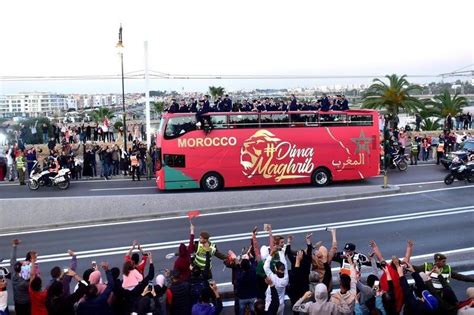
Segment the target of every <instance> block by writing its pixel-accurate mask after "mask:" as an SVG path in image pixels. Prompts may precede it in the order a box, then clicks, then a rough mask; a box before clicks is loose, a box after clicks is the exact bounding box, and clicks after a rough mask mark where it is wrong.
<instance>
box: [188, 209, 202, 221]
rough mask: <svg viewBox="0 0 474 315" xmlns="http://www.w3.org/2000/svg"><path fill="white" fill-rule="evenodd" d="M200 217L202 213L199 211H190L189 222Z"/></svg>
mask: <svg viewBox="0 0 474 315" xmlns="http://www.w3.org/2000/svg"><path fill="white" fill-rule="evenodd" d="M199 215H201V212H199V210H192V211H188V218H189V220H192V219H194V218H195V217H198V216H199Z"/></svg>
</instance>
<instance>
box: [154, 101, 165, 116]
mask: <svg viewBox="0 0 474 315" xmlns="http://www.w3.org/2000/svg"><path fill="white" fill-rule="evenodd" d="M164 109H165V102H151V110H152V112H153V113H154V114H155V115H157V116H160V115H161V113H162V112H163V110H164Z"/></svg>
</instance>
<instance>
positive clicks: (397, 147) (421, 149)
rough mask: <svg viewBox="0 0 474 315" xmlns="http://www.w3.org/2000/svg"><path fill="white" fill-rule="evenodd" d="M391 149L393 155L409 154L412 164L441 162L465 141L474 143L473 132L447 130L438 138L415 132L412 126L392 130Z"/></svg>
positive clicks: (390, 132) (390, 136) (390, 131)
mask: <svg viewBox="0 0 474 315" xmlns="http://www.w3.org/2000/svg"><path fill="white" fill-rule="evenodd" d="M389 138H390V145H389V147H390V149H391V150H392V152H391V153H392V154H408V155H409V157H410V164H411V165H417V164H418V161H429V160H436V164H440V160H441V159H442V158H443V157H444V156H445V155H447V154H448V153H451V152H453V151H456V150H458V149H460V148H461V146H462V144H463V143H464V142H465V141H474V136H473V135H472V133H471V132H466V131H465V130H464V131H463V130H457V131H455V130H453V129H452V128H451V129H450V128H445V129H443V131H442V132H440V133H439V134H438V135H437V136H431V135H429V134H427V133H423V132H419V131H416V130H415V131H413V130H412V129H411V128H410V126H408V125H407V126H405V127H401V128H398V127H396V128H392V129H390V130H389Z"/></svg>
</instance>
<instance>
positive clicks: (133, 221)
mask: <svg viewBox="0 0 474 315" xmlns="http://www.w3.org/2000/svg"><path fill="white" fill-rule="evenodd" d="M469 188H474V185H472V186H462V187H448V188H440V189H430V190H420V191H413V192H405V193H397V194H393V195H381V196H367V197H355V198H348V199H341V200H327V201H315V202H303V203H296V204H293V205H281V206H268V207H261V208H248V209H240V210H230V211H223V212H214V213H203V214H201V216H217V215H228V214H236V213H246V212H257V211H268V210H276V209H285V208H296V207H306V206H315V205H323V204H333V203H342V202H351V201H360V200H372V199H381V198H392V197H403V196H408V195H418V194H425V193H431V192H438V191H448V190H458V189H469ZM133 196H135V197H136V196H142V197H150V195H133ZM104 197H105V196H89V198H104ZM108 197H110V196H108ZM112 197H113V196H112ZM41 198H43V197H41ZM44 198H46V199H52V197H44ZM67 198H84V197H67ZM11 199H14V200H17V198H11ZM25 199H40V198H22V200H25ZM63 199H66V198H63ZM0 200H8V198H7V199H0ZM203 210H205V209H203ZM184 218H187V216H186V215H177V216H170V217H164V218H149V219H140V220H131V221H126V222H107V223H96V224H85V225H78V226H70V227H63V228H50V229H41V230H30V231H24V232H12V233H4V234H0V237H2V236H12V235H18V234H23V235H24V234H36V233H46V232H56V231H65V230H76V229H87V228H93V227H104V226H115V225H124V224H138V223H144V222H157V221H168V220H176V219H184Z"/></svg>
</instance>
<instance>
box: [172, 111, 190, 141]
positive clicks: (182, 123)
mask: <svg viewBox="0 0 474 315" xmlns="http://www.w3.org/2000/svg"><path fill="white" fill-rule="evenodd" d="M193 130H196V116H194V115H192V116H178V117H171V118H170V119H169V120H168V124H167V125H166V129H165V139H171V138H177V137H180V136H182V135H184V134H185V133H188V132H190V131H193Z"/></svg>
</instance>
